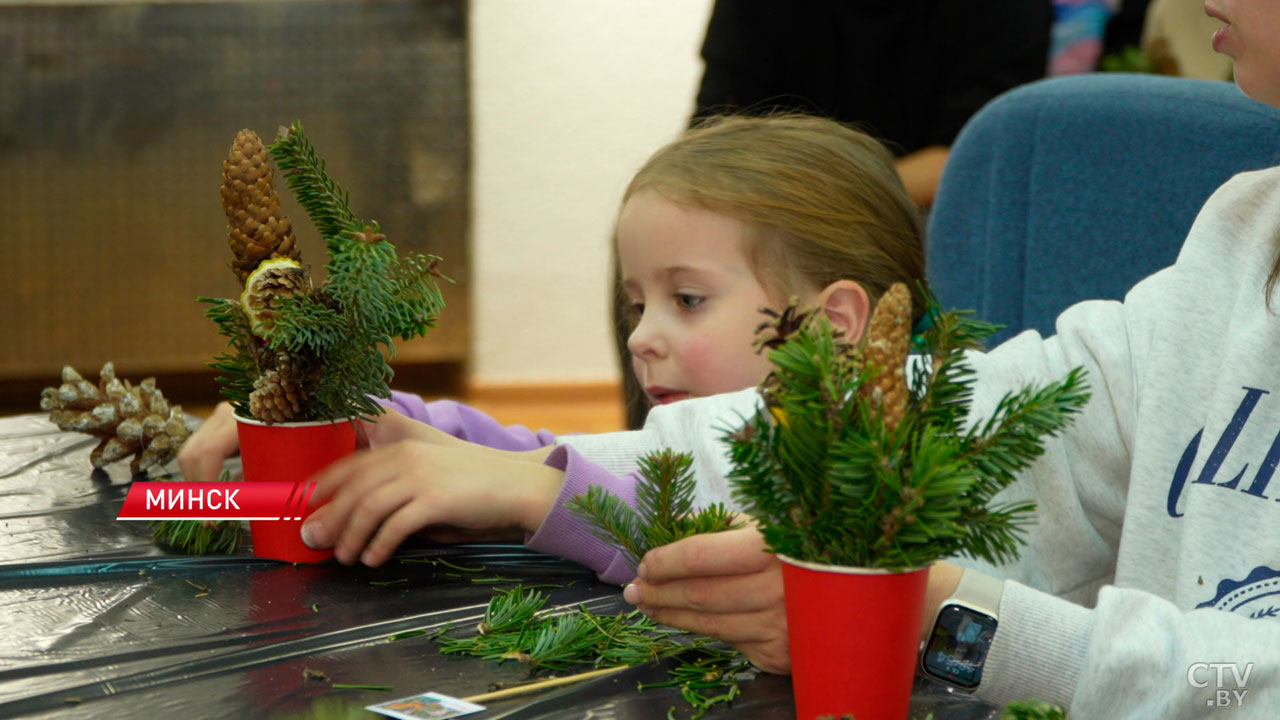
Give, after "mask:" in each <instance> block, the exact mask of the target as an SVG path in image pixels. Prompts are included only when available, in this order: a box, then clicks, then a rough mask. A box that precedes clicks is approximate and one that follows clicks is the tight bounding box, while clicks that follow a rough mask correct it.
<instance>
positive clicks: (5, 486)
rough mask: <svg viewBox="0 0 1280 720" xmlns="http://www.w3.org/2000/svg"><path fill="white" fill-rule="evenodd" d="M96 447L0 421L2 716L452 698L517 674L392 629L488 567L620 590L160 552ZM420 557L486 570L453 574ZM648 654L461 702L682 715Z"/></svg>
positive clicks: (83, 439) (347, 712) (584, 712)
mask: <svg viewBox="0 0 1280 720" xmlns="http://www.w3.org/2000/svg"><path fill="white" fill-rule="evenodd" d="M194 421H195V420H194V419H193V422H194ZM95 444H96V439H94V438H91V437H89V436H86V435H79V434H75V433H66V432H60V431H58V430H57V428H55V427H54V426H53V425H52V424H51V423H49V421H48V420H47V419H46V418H45V417H44V416H42V415H20V416H14V417H7V418H0V717H77V718H78V717H84V718H98V717H104V718H106V717H111V718H147V719H156V720H158V719H159V718H181V719H182V720H191V719H193V718H271V719H273V720H285V719H288V718H321V719H327V718H334V719H336V718H380V717H382V716H380V715H374V714H372V713H369V712H367V711H365V710H364V709H363V708H364V707H365V706H366V705H370V704H373V703H377V702H383V701H386V700H391V699H395V698H399V697H404V696H408V695H413V694H416V693H419V692H425V691H429V690H430V691H436V692H441V693H445V694H447V695H452V696H455V697H465V696H469V695H474V694H479V693H482V692H485V691H486V690H488V689H490V687H491V686H493V685H494V684H495V683H518V682H520V681H523V680H526V679H527V677H528V674H527V672H525V671H524V670H523V669H522V668H521V667H520V666H519V664H518V663H515V662H507V663H503V664H499V663H496V662H492V661H484V660H479V659H474V658H466V657H457V656H446V655H442V654H441V653H440V652H439V651H438V649H437V646H436V645H435V643H434V641H432V640H431V639H430V638H429V636H428V635H417V636H414V637H408V638H403V639H394V638H393V636H395V635H397V634H400V633H404V632H406V631H412V630H428V631H433V630H436V629H439V628H442V627H444V626H446V625H449V624H456V625H458V626H471V625H474V624H475V622H476V621H477V620H478V619H479V618H480V617H481V615H482V613H483V610H484V608H485V607H486V605H487V604H488V601H489V599H490V598H491V597H492V595H493V593H494V591H495V588H502V587H510V586H511V585H512V584H513V583H511V582H500V583H497V584H491V583H490V582H487V581H492V580H495V579H498V578H511V579H515V580H518V581H523V582H524V583H525V584H526V585H528V584H539V585H541V586H543V588H544V590H543V591H544V592H546V593H548V594H549V595H550V598H551V600H550V602H549V603H548V607H551V606H558V607H565V608H568V607H572V606H574V605H576V604H578V603H583V604H584V605H585V606H586V607H587V608H589V609H591V610H593V611H595V612H599V613H616V612H619V611H623V610H627V609H629V606H628V605H627V604H626V603H625V602H624V601H623V600H622V599H621V594H620V592H619V588H617V587H614V586H609V585H605V584H603V583H600V582H599V581H597V580H596V578H595V576H594V575H593V574H592V573H590V572H588V571H586V570H585V569H583V568H581V567H579V566H577V565H574V564H572V563H569V562H567V561H563V560H559V559H556V558H551V557H547V556H544V555H538V554H535V553H531V552H528V551H526V550H524V549H523V548H521V547H519V546H513V545H502V544H483V545H458V546H442V545H411V546H407V547H405V548H403V549H402V550H401V551H400V552H399V553H398V554H397V556H396V558H395V559H393V560H392V561H391V562H389V563H387V564H386V565H384V566H383V567H381V568H377V569H370V568H363V567H343V566H341V565H339V564H337V563H336V562H333V561H330V562H328V563H320V564H314V565H297V566H295V565H291V564H287V563H280V562H275V561H271V560H262V559H258V558H254V557H253V556H252V555H251V554H250V553H249V552H248V550H247V549H246V550H242V551H241V552H240V553H238V554H235V555H230V556H228V555H221V556H204V557H188V556H184V555H177V554H173V553H171V552H166V551H165V550H163V549H161V548H159V547H156V546H155V545H154V544H153V543H152V542H151V536H150V531H149V530H148V528H147V524H146V523H145V522H121V521H117V520H116V519H115V517H116V514H117V513H118V512H119V509H120V506H121V503H122V502H123V501H124V496H125V493H126V491H127V489H128V486H129V483H130V481H131V478H130V477H129V473H128V463H124V462H121V463H117V464H116V465H113V466H111V467H110V468H108V469H107V470H105V471H103V470H97V471H95V470H93V468H92V467H91V466H90V464H89V451H90V450H91V449H92V447H93V446H94V445H95ZM425 558H447V559H448V560H449V561H450V562H452V563H454V564H462V565H466V566H468V567H472V568H476V567H483V568H484V570H483V571H482V572H471V573H459V572H456V571H451V570H450V569H449V568H447V567H446V566H443V565H438V564H437V565H433V564H430V563H425V562H423V559H425ZM475 580H483V581H486V582H476V581H475ZM584 669H585V668H584ZM306 671H313V672H306ZM666 671H667V666H665V665H664V664H663V663H650V664H648V665H643V666H638V667H634V668H629V669H627V670H624V671H621V672H619V673H615V674H613V675H611V676H607V677H603V678H598V679H595V680H590V681H586V682H583V683H579V684H577V685H572V686H568V687H566V688H562V689H558V690H549V691H546V692H544V693H541V694H534V695H528V696H524V697H517V698H511V699H507V700H503V701H496V702H493V703H491V704H488V705H487V709H486V710H485V711H484V712H482V713H477V714H474V715H470V716H467V717H471V718H476V719H477V720H481V719H483V720H495V719H497V718H505V719H511V720H516V719H520V720H535V719H544V718H545V719H550V718H583V717H592V718H636V719H642V718H643V719H647V718H655V719H656V718H665V717H667V713H668V710H669V709H670V708H675V715H674V716H675V717H689V715H690V714H691V713H692V709H691V708H690V707H689V706H688V705H687V704H685V703H684V701H683V700H682V699H681V697H680V695H679V691H678V690H677V689H674V688H660V689H651V690H644V691H639V690H637V687H636V685H637V683H638V682H655V681H661V680H664V679H666ZM321 675H322V676H323V678H326V679H309V676H310V677H317V676H321ZM335 683H338V684H359V685H384V686H391V690H390V691H375V690H338V689H334V688H333V687H332V685H333V684H335ZM741 688H742V695H741V696H740V697H739V698H738V699H737V700H735V702H734V704H733V705H732V706H731V707H729V708H720V709H717V710H714V711H712V713H710V714H709V715H708V717H716V716H719V717H753V718H755V717H758V718H792V717H794V716H795V710H794V706H793V705H792V698H791V683H790V680H789V678H787V677H782V676H777V675H769V674H763V673H762V674H756V675H754V676H752V677H750V678H748V679H744V680H743V682H742V683H741ZM931 713H932V717H933V720H979V719H982V720H986V719H989V718H995V717H996V716H997V713H996V711H995V710H994V709H993V708H991V707H989V706H987V705H984V704H982V703H980V702H977V701H975V700H973V699H971V698H968V697H965V696H961V695H956V694H952V693H951V692H950V691H948V690H947V689H946V688H943V687H941V686H939V685H935V684H931V683H927V682H924V681H919V682H918V683H917V686H916V690H915V694H914V696H913V699H912V707H911V713H910V717H911V718H912V720H925V719H926V718H928V717H929V715H930V714H931Z"/></svg>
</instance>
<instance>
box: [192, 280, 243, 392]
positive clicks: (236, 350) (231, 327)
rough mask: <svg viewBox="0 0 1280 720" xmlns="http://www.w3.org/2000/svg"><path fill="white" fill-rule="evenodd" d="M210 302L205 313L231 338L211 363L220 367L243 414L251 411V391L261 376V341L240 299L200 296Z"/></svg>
mask: <svg viewBox="0 0 1280 720" xmlns="http://www.w3.org/2000/svg"><path fill="white" fill-rule="evenodd" d="M197 299H198V300H199V301H200V302H202V303H206V304H208V305H209V307H208V308H205V311H204V314H205V317H207V318H209V319H210V320H213V321H214V323H216V324H217V326H218V332H219V333H220V334H221V335H222V336H223V337H225V338H227V347H226V349H224V350H223V351H222V352H221V353H219V354H218V355H216V356H215V357H214V358H213V362H211V363H209V367H211V368H213V369H214V370H217V371H218V373H219V375H218V376H217V378H216V380H217V382H218V384H219V385H221V386H222V389H221V391H220V392H221V393H222V396H223V397H225V398H226V399H227V400H228V401H229V402H230V403H231V405H232V407H234V408H235V410H236V412H237V413H239V414H240V415H241V416H243V417H252V415H251V414H250V412H249V393H251V392H253V380H254V378H255V377H257V376H258V352H257V341H256V339H255V338H254V336H253V333H252V332H251V331H250V330H249V318H247V317H245V314H244V310H242V309H241V308H240V303H237V302H234V301H232V300H227V299H224V298H211V297H203V296H201V297H199V298H197Z"/></svg>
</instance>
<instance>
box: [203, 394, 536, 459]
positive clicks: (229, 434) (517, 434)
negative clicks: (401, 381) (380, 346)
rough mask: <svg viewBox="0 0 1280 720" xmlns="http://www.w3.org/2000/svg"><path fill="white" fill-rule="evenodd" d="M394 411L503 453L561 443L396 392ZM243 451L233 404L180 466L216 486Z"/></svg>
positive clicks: (223, 408) (220, 411)
mask: <svg viewBox="0 0 1280 720" xmlns="http://www.w3.org/2000/svg"><path fill="white" fill-rule="evenodd" d="M380 402H382V404H383V406H385V407H386V408H387V409H388V410H395V411H397V412H399V413H400V414H402V415H404V416H406V417H409V418H411V419H414V420H417V421H419V422H422V423H426V424H427V425H431V426H433V427H435V428H438V429H440V430H442V431H444V432H445V433H447V434H449V435H452V436H454V437H456V438H461V439H463V440H466V441H468V442H472V443H475V444H477V445H483V446H485V447H491V448H496V449H498V450H512V451H524V450H536V449H538V448H542V447H546V446H548V445H552V444H554V443H555V441H556V437H555V435H554V434H552V433H551V432H550V431H548V430H538V431H537V432H533V431H531V430H529V429H528V428H526V427H524V426H523V425H508V426H504V425H502V424H501V423H499V422H498V421H497V420H494V419H493V418H491V417H489V416H488V415H486V414H484V413H482V412H480V411H479V410H476V409H475V408H472V407H468V406H466V405H463V404H461V403H457V402H454V401H452V400H436V401H433V402H425V401H423V399H422V398H421V397H418V396H417V395H414V394H412V393H404V392H400V391H396V390H393V391H392V392H391V399H390V400H385V401H380ZM239 449H240V438H239V436H238V435H237V433H236V423H235V416H234V414H233V411H232V409H231V404H230V403H227V402H221V403H218V406H217V407H216V408H214V410H213V413H212V414H211V415H210V416H209V418H208V419H207V420H205V421H204V423H203V424H202V425H201V426H200V427H199V428H197V429H196V431H195V433H193V434H192V435H191V437H189V438H187V441H186V442H185V443H183V446H182V449H181V450H180V451H179V452H178V466H179V467H180V468H181V471H182V476H183V477H185V478H187V479H188V480H214V479H216V478H217V477H218V474H219V473H220V472H221V470H222V464H223V462H225V461H226V459H227V458H229V457H231V456H232V455H235V454H236V452H237V451H238V450H239Z"/></svg>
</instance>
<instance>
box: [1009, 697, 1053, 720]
mask: <svg viewBox="0 0 1280 720" xmlns="http://www.w3.org/2000/svg"><path fill="white" fill-rule="evenodd" d="M1000 720H1067V713H1066V711H1064V710H1063V709H1062V708H1061V707H1059V706H1057V705H1050V704H1049V703H1047V702H1045V701H1043V700H1019V701H1017V702H1011V703H1009V704H1008V705H1005V706H1004V710H1002V711H1001V712H1000Z"/></svg>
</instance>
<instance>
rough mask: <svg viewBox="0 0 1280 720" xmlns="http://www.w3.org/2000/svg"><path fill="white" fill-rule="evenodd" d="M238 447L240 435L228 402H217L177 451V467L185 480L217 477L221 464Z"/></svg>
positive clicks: (220, 470)
mask: <svg viewBox="0 0 1280 720" xmlns="http://www.w3.org/2000/svg"><path fill="white" fill-rule="evenodd" d="M239 449H240V435H239V433H238V432H237V431H236V419H235V416H234V414H233V411H232V409H231V403H228V402H220V403H218V406H217V407H215V408H214V409H213V413H212V414H211V415H209V419H207V420H205V421H204V424H202V425H201V426H200V427H199V428H197V429H196V431H195V432H194V433H192V434H191V437H189V438H187V440H186V442H184V443H182V448H181V449H179V450H178V467H179V468H181V469H182V477H184V478H186V479H187V480H190V481H193V482H196V481H212V480H217V479H218V475H220V474H221V472H222V463H223V462H225V461H226V459H227V458H229V457H231V456H232V455H234V454H235V453H236V451H237V450H239Z"/></svg>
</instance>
